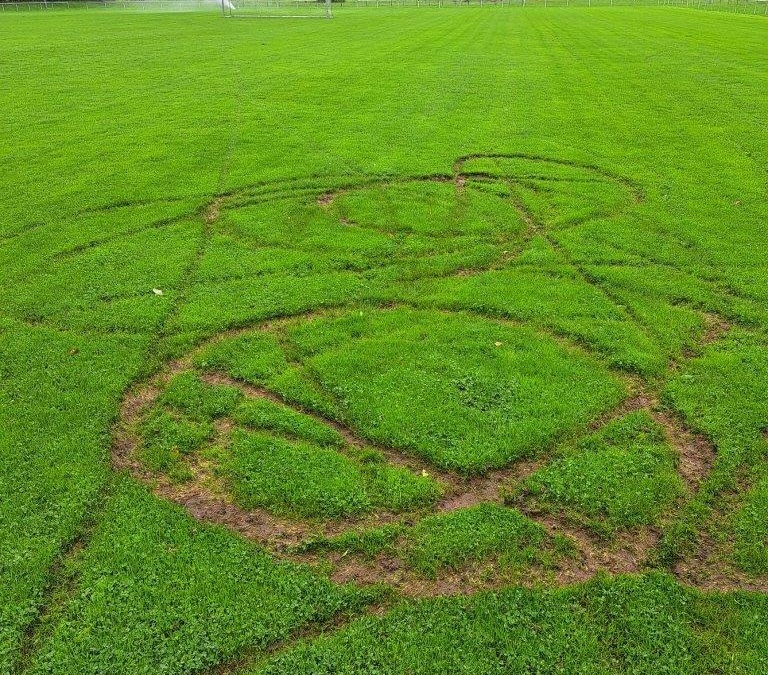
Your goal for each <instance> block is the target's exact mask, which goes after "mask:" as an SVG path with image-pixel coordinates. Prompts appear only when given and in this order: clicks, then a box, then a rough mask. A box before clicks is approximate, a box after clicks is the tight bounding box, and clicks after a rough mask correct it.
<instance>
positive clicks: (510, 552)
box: [404, 503, 546, 578]
mask: <svg viewBox="0 0 768 675" xmlns="http://www.w3.org/2000/svg"><path fill="white" fill-rule="evenodd" d="M545 539H546V532H545V530H544V528H543V527H542V526H541V525H539V524H538V523H535V522H533V521H532V520H530V519H529V518H526V517H525V516H524V515H522V514H521V513H520V512H519V511H517V510H515V509H510V508H507V507H504V506H500V505H498V504H491V503H488V504H478V505H477V506H471V507H468V508H465V509H457V510H456V511H452V512H449V513H441V514H435V515H433V516H428V517H426V518H424V519H423V520H421V521H419V522H418V523H417V524H416V525H415V526H414V527H413V529H411V530H410V531H409V532H408V533H407V534H406V544H405V546H406V550H407V553H406V554H405V556H404V557H405V560H406V561H407V562H408V564H409V565H410V566H411V567H412V568H413V569H415V570H416V571H417V572H419V573H420V574H423V575H424V576H427V577H431V578H436V577H437V575H438V573H439V572H441V571H443V570H459V569H462V568H464V567H466V566H467V565H468V564H469V563H471V562H473V561H477V560H481V559H484V558H487V557H489V556H493V557H494V558H498V559H500V560H499V564H500V565H502V566H504V567H510V566H516V565H521V564H526V563H530V562H534V561H536V560H537V559H538V557H539V556H538V551H539V548H540V547H541V546H542V545H543V544H544V542H545Z"/></svg>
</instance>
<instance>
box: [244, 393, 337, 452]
mask: <svg viewBox="0 0 768 675" xmlns="http://www.w3.org/2000/svg"><path fill="white" fill-rule="evenodd" d="M232 419H233V420H234V421H235V422H237V423H238V424H241V425H243V426H246V427H249V428H253V429H264V430H269V431H274V432H276V433H279V434H287V435H289V436H295V437H296V438H300V439H302V440H305V441H309V442H310V443H316V444H317V445H337V446H338V445H343V444H344V439H343V438H342V436H341V434H340V433H339V432H338V431H336V430H335V429H333V428H332V427H330V426H328V425H327V424H323V423H322V422H319V421H318V420H316V419H314V418H313V417H310V416H309V415H303V414H301V413H298V412H296V411H295V410H293V409H291V408H289V407H288V406H285V405H281V404H279V403H274V402H272V401H270V400H268V399H250V400H247V401H243V402H242V403H241V404H240V405H239V406H238V407H237V408H236V409H235V410H234V411H233V413H232Z"/></svg>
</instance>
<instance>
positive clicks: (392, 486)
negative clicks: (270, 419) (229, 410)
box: [224, 431, 440, 519]
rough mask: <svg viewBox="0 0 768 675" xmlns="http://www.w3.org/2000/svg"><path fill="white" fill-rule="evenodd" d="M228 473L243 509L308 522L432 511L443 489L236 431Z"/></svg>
mask: <svg viewBox="0 0 768 675" xmlns="http://www.w3.org/2000/svg"><path fill="white" fill-rule="evenodd" d="M231 451H232V461H231V464H229V465H227V466H225V467H224V471H225V474H226V475H229V476H231V481H232V491H233V494H234V497H235V499H236V500H237V502H238V503H239V504H240V505H241V506H243V507H245V508H256V507H265V508H269V509H270V510H274V511H275V512H277V513H288V514H292V515H296V516H299V517H305V518H317V519H322V518H337V519H338V518H344V517H350V516H359V515H362V514H364V513H366V512H368V511H370V510H371V509H373V508H374V507H380V508H384V509H388V510H393V511H408V510H411V509H414V508H418V507H419V506H424V505H429V504H430V503H432V502H434V501H435V500H436V499H437V498H438V497H439V495H440V488H439V486H438V484H437V483H435V481H433V480H432V479H430V478H428V477H424V476H416V475H414V474H413V473H411V472H410V471H408V470H407V469H401V468H398V467H393V466H389V465H387V464H385V463H384V462H383V460H382V459H380V458H378V457H376V456H374V457H373V458H371V457H370V456H364V457H363V458H361V459H360V460H356V459H355V458H351V457H348V456H346V455H344V454H342V453H340V452H337V451H336V450H332V449H330V448H323V447H319V446H316V445H313V444H311V443H306V442H299V441H288V440H283V439H279V438H275V437H270V436H266V435H262V434H255V433H248V432H243V431H238V432H236V433H235V434H234V435H233V439H232V448H231Z"/></svg>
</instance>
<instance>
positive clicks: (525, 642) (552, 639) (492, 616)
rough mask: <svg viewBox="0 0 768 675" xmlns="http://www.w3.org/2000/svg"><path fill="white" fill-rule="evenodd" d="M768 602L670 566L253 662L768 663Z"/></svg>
mask: <svg viewBox="0 0 768 675" xmlns="http://www.w3.org/2000/svg"><path fill="white" fill-rule="evenodd" d="M765 611H766V607H765V597H764V596H760V595H746V594H744V595H737V596H730V597H729V596H722V595H714V596H701V595H698V594H696V593H695V592H691V591H686V590H683V589H681V588H680V587H679V586H677V585H676V584H675V583H674V581H673V580H672V579H670V578H669V577H666V576H663V575H649V576H637V577H618V578H616V579H613V580H611V579H597V580H595V581H593V582H591V583H590V584H587V585H585V586H582V587H576V588H569V589H559V590H541V589H539V590H535V589H534V590H531V589H524V588H511V589H506V590H503V591H501V592H498V593H480V594H477V595H474V596H470V597H456V598H438V599H433V600H428V601H424V602H411V603H404V604H402V605H399V606H398V607H396V608H395V609H394V610H393V611H392V612H391V613H389V614H388V615H386V616H385V617H383V618H364V619H359V620H357V621H355V622H353V623H352V624H350V625H349V626H348V627H346V628H344V629H342V630H341V631H339V632H338V633H335V634H333V635H327V636H322V637H320V638H318V639H316V640H312V641H302V642H299V643H298V644H297V645H295V646H294V647H292V648H291V649H289V650H287V651H286V652H285V653H282V654H279V655H277V656H274V657H272V658H270V659H269V660H267V661H266V662H265V663H263V664H260V665H259V666H257V667H255V668H254V669H253V670H250V671H246V672H250V673H259V674H260V675H262V674H266V673H270V674H277V673H312V674H313V675H320V674H321V673H329V674H330V673H334V674H336V673H406V672H418V673H425V674H426V673H435V674H438V673H448V672H450V673H473V674H474V673H482V674H483V675H486V674H487V675H491V674H493V675H495V674H497V673H498V674H501V673H541V674H542V675H543V674H544V673H554V672H557V673H568V674H576V673H590V675H592V674H598V673H600V674H606V675H608V674H613V673H676V674H680V675H685V674H690V675H694V674H696V675H698V674H700V673H711V674H714V673H723V672H727V673H758V672H760V670H761V669H762V668H765V666H766V663H768V661H767V660H766V659H767V658H768V657H767V656H766V652H765V649H764V640H765V638H766V631H765V624H764V622H762V621H761V617H763V616H764V615H765ZM724 617H728V621H727V622H725V623H723V622H722V619H723V618H724Z"/></svg>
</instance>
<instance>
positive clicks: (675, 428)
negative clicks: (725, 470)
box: [652, 410, 717, 492]
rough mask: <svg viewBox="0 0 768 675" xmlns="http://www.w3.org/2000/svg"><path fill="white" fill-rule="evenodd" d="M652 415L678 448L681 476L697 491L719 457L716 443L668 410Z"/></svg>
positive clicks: (692, 489) (687, 484)
mask: <svg viewBox="0 0 768 675" xmlns="http://www.w3.org/2000/svg"><path fill="white" fill-rule="evenodd" d="M652 417H653V419H654V420H655V421H656V423H657V424H659V425H661V426H662V427H663V428H664V432H665V434H666V436H667V440H668V442H669V443H670V445H672V446H673V447H674V448H675V450H677V454H678V458H679V464H678V467H677V470H678V473H679V474H680V477H681V478H682V479H683V481H684V482H685V484H686V487H687V488H688V489H689V490H690V491H691V492H696V491H697V490H698V489H699V487H700V486H701V484H702V482H703V481H704V480H705V479H706V477H707V476H709V474H710V473H711V471H712V467H713V466H714V463H715V459H716V457H717V450H716V448H715V446H714V444H713V443H712V442H711V441H710V440H709V439H708V438H707V437H706V436H704V435H703V434H699V433H696V432H694V431H693V430H692V429H690V427H688V426H687V425H686V424H685V423H684V422H683V420H682V419H681V418H680V417H679V416H677V415H674V414H672V413H670V412H668V411H659V410H655V411H653V413H652Z"/></svg>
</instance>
